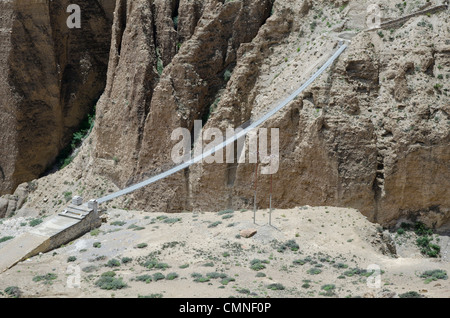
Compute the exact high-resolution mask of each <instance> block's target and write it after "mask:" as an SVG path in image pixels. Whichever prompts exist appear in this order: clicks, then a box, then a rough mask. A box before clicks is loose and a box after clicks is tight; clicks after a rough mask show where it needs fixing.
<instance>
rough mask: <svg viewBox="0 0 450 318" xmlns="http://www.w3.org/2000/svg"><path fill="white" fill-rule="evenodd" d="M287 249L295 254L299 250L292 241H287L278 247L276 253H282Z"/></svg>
mask: <svg viewBox="0 0 450 318" xmlns="http://www.w3.org/2000/svg"><path fill="white" fill-rule="evenodd" d="M287 249H290V250H291V251H293V252H295V251H298V250H299V249H300V246H299V245H298V244H297V243H296V242H295V241H294V240H289V241H287V242H285V243H283V244H281V245H280V246H279V247H278V252H280V253H283V252H284V251H285V250H287Z"/></svg>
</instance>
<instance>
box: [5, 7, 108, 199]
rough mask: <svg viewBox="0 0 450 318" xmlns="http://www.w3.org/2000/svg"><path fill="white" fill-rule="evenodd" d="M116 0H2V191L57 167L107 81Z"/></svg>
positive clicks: (11, 189) (8, 191) (10, 189)
mask: <svg viewBox="0 0 450 318" xmlns="http://www.w3.org/2000/svg"><path fill="white" fill-rule="evenodd" d="M114 1H115V0H109V1H106V0H103V1H100V2H99V1H87V0H82V1H77V4H78V5H79V6H80V8H81V28H79V29H76V28H75V29H69V28H68V27H67V24H66V21H67V18H68V17H69V15H70V12H69V13H68V12H67V7H68V6H69V4H71V2H70V1H46V0H39V1H25V0H15V1H2V2H1V3H0V15H1V18H0V24H1V25H0V47H1V51H0V60H1V65H2V72H1V75H0V96H1V98H0V113H1V114H2V120H1V122H0V136H1V138H0V193H2V194H4V193H11V192H13V191H14V190H15V189H16V187H17V186H18V185H19V184H21V183H23V182H26V181H31V180H33V179H35V178H37V177H38V176H40V175H41V174H42V173H44V172H45V171H46V169H48V168H49V167H50V165H51V164H52V163H53V162H54V161H55V159H56V157H57V156H58V154H59V153H60V151H61V150H62V149H63V148H64V147H65V146H67V144H68V143H70V141H71V139H72V134H73V133H74V131H75V130H76V129H77V128H78V125H79V124H80V122H81V121H82V120H83V119H84V117H85V116H86V115H87V113H88V112H90V111H91V110H92V108H93V107H94V106H95V103H96V101H97V100H98V98H99V97H100V95H101V94H102V92H103V90H104V86H105V82H106V70H107V63H108V56H109V49H110V40H111V24H112V19H113V14H112V11H111V10H114Z"/></svg>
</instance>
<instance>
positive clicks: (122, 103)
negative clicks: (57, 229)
mask: <svg viewBox="0 0 450 318" xmlns="http://www.w3.org/2000/svg"><path fill="white" fill-rule="evenodd" d="M369 4H370V3H369V2H365V1H318V0H317V1H312V0H289V1H274V2H272V1H269V0H267V1H264V0H260V1H245V0H242V1H237V0H236V1H217V0H205V1H183V0H181V1H157V0H155V1H142V0H128V1H127V0H118V1H117V5H116V12H115V16H114V23H113V32H112V44H111V52H110V56H109V68H108V76H107V83H106V88H105V92H104V94H103V95H102V97H101V99H100V101H99V103H98V107H97V110H98V113H97V121H96V126H95V129H94V132H93V134H92V135H91V136H90V139H89V142H87V143H86V144H85V145H84V147H83V149H82V151H81V153H80V155H79V156H78V157H77V158H76V160H75V161H74V163H73V165H72V166H71V167H70V166H69V168H67V169H64V171H61V172H59V173H57V174H55V175H53V176H49V177H47V178H46V179H43V180H42V181H39V183H42V184H43V185H44V184H47V183H50V184H51V183H52V181H51V180H56V178H61V177H64V179H67V180H70V179H71V178H72V180H73V181H72V186H71V188H70V189H72V190H73V191H76V190H79V188H80V187H82V188H83V191H79V192H80V193H81V192H83V193H84V194H85V195H92V196H95V195H97V196H98V195H101V194H102V193H103V192H102V193H100V194H99V193H98V187H103V188H105V187H108V188H109V190H110V191H113V188H115V187H116V188H123V187H125V186H126V185H130V184H133V183H135V182H137V181H140V180H143V179H145V178H146V177H148V176H150V175H154V174H156V173H157V172H161V171H164V170H166V169H167V168H168V167H171V166H173V162H172V161H171V157H170V155H171V149H172V147H173V146H174V145H175V144H176V143H177V142H178V141H172V140H171V133H172V131H173V130H174V129H176V128H178V127H184V128H187V129H188V130H189V131H192V130H193V125H194V120H196V119H202V120H203V123H204V125H205V128H212V127H215V128H219V129H221V130H223V131H225V129H226V128H227V127H231V128H236V127H238V126H240V125H241V124H243V123H244V122H246V121H248V120H254V119H256V118H258V117H259V116H260V115H261V114H263V113H264V112H265V111H267V110H268V109H269V108H270V107H271V106H273V105H274V104H276V103H277V101H279V100H281V99H283V98H284V97H286V96H287V95H289V94H290V93H291V92H292V91H294V90H295V89H296V88H297V87H299V86H300V85H301V84H303V83H304V81H305V80H306V79H307V78H308V77H309V76H310V75H311V74H312V73H313V72H314V71H316V70H317V68H318V67H319V66H320V65H321V63H323V62H324V61H326V59H328V57H329V56H330V55H331V53H332V52H333V51H334V50H336V48H337V42H338V41H339V40H342V39H351V43H350V45H349V48H348V49H347V51H346V52H345V53H344V54H343V55H342V56H341V57H340V58H339V60H338V62H337V63H336V64H335V65H334V66H333V67H332V69H331V70H330V71H328V72H327V73H325V74H323V75H322V76H321V78H320V79H318V80H317V81H316V82H315V83H314V84H313V85H312V86H311V87H310V88H309V89H308V90H307V91H306V92H304V93H303V94H302V96H300V97H299V98H297V99H296V100H294V101H293V102H292V103H291V104H290V105H289V106H288V107H286V108H285V109H283V110H282V111H281V112H280V113H278V114H277V115H276V116H274V117H273V118H272V119H271V120H269V121H268V122H267V123H266V124H265V126H264V127H268V128H271V127H273V128H280V155H281V158H280V168H279V171H278V173H277V174H275V175H274V176H273V179H272V187H273V200H274V204H275V205H276V206H277V207H279V208H289V207H293V206H297V205H305V204H308V205H328V206H331V205H333V206H347V207H354V208H357V209H359V210H360V211H361V212H362V213H363V214H364V215H366V216H368V218H369V219H370V220H372V221H376V222H379V223H381V224H384V225H392V224H394V223H395V222H396V221H398V220H401V219H402V218H419V219H421V220H422V221H424V222H426V223H427V224H428V225H430V226H435V227H441V226H443V225H445V224H447V223H448V222H449V218H450V201H449V200H450V195H449V194H450V193H449V189H450V184H449V183H450V167H449V162H450V160H449V159H450V152H449V149H450V147H449V142H450V139H449V138H450V137H449V132H450V128H449V117H448V116H449V112H450V109H449V106H450V100H449V97H448V89H449V87H448V83H449V81H448V78H449V76H450V43H449V42H448V38H449V27H450V22H449V18H448V12H440V13H435V14H430V15H429V16H427V15H422V16H417V17H413V18H412V19H410V20H408V21H407V22H405V23H404V24H403V25H401V26H398V27H393V28H391V29H382V30H374V31H363V30H364V29H365V28H366V25H365V23H366V18H367V6H368V5H369ZM380 4H381V9H382V12H383V14H384V20H389V19H392V18H397V17H399V16H402V15H404V14H407V13H409V12H414V11H416V10H418V9H420V7H422V6H423V5H424V4H425V1H424V3H415V4H408V5H407V6H404V5H403V4H402V2H400V1H397V2H396V1H393V2H392V1H390V2H387V1H381V2H380ZM399 4H401V5H399ZM230 75H231V77H230ZM195 147H198V144H195ZM195 147H194V149H193V150H195ZM247 152H248V151H247ZM254 169H255V165H254V164H249V163H248V159H247V160H246V163H234V164H231V163H230V164H201V165H200V164H198V165H194V166H192V167H191V168H189V169H186V170H185V171H184V172H183V173H179V174H176V175H174V176H172V177H170V178H168V179H166V180H164V181H162V182H159V183H157V184H155V185H152V186H149V187H147V188H144V189H142V190H139V191H137V192H135V193H134V194H133V195H130V196H128V197H127V198H120V199H118V200H116V202H115V203H113V204H121V205H122V204H123V205H124V206H126V207H130V208H132V207H139V208H144V209H147V210H159V211H168V212H177V211H181V210H191V209H192V210H221V209H225V208H233V209H238V208H248V207H251V206H253V186H254ZM99 178H100V179H102V180H105V181H102V182H105V185H99V182H100V181H99ZM109 182H113V183H114V184H115V186H106V183H109ZM89 184H91V187H90V186H89ZM92 184H95V186H92ZM89 188H90V190H89ZM104 190H106V188H105V189H104ZM89 191H90V192H89ZM269 191H270V177H269V176H264V175H263V176H260V177H259V181H258V196H257V204H258V206H259V207H261V208H266V207H268V197H269V196H268V194H269ZM45 195H47V194H46V190H45V189H44V186H39V187H38V190H37V191H36V193H35V194H34V195H32V196H31V197H30V200H29V201H30V203H29V204H30V205H33V204H35V205H39V204H42V202H41V201H42V196H45ZM53 207H55V204H54V205H53Z"/></svg>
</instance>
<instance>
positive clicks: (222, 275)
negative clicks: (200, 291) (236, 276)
mask: <svg viewBox="0 0 450 318" xmlns="http://www.w3.org/2000/svg"><path fill="white" fill-rule="evenodd" d="M227 276H228V275H227V274H225V273H217V272H212V273H208V274H206V277H208V278H211V279H217V278H222V279H223V278H225V277H227Z"/></svg>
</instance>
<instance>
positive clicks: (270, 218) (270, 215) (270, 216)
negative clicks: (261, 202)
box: [269, 174, 272, 225]
mask: <svg viewBox="0 0 450 318" xmlns="http://www.w3.org/2000/svg"><path fill="white" fill-rule="evenodd" d="M269 206H270V209H269V225H272V174H270V198H269Z"/></svg>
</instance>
